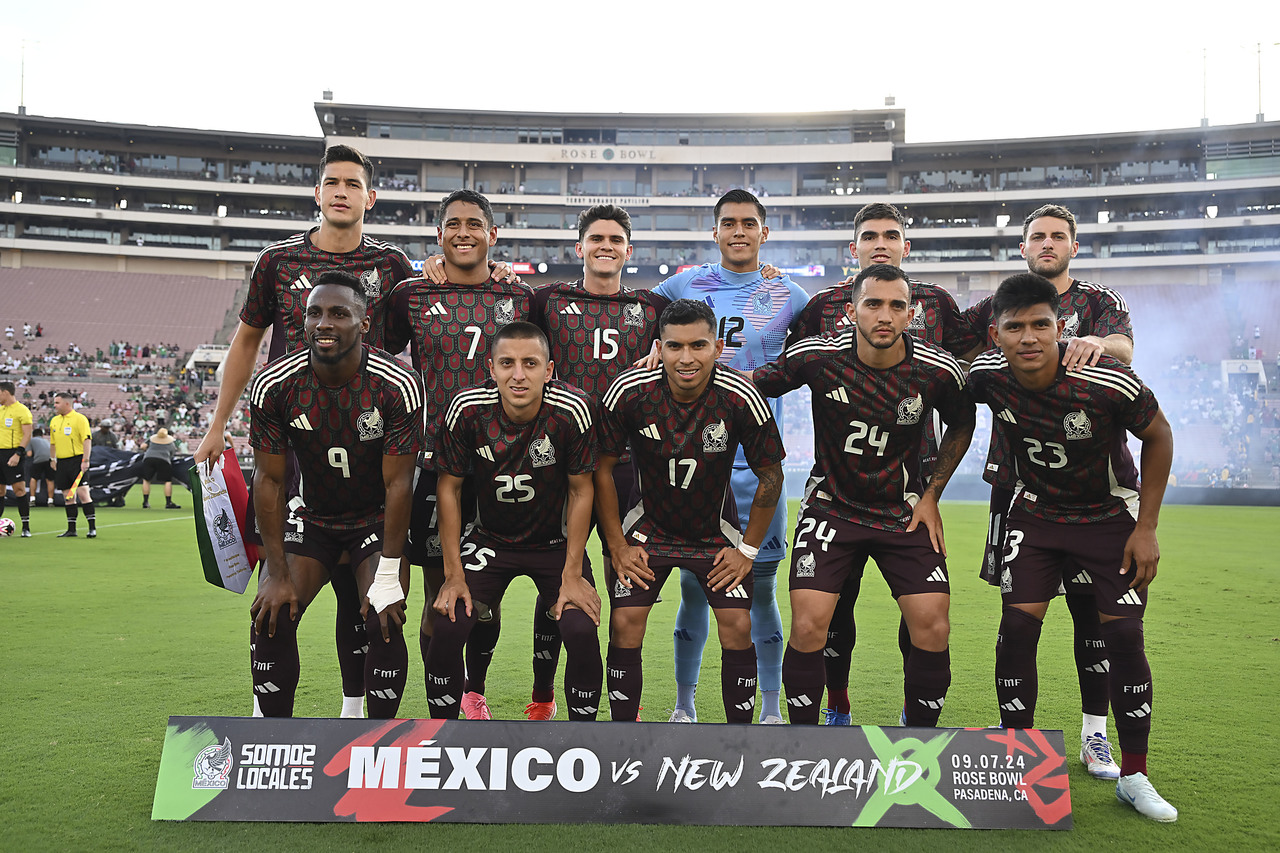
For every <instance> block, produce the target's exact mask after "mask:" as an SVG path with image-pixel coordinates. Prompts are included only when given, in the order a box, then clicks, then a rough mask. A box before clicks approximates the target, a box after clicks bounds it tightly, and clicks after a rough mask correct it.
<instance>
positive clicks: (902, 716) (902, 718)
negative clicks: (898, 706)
mask: <svg viewBox="0 0 1280 853" xmlns="http://www.w3.org/2000/svg"><path fill="white" fill-rule="evenodd" d="M906 724H907V706H906V705H903V706H902V710H901V711H899V712H898V725H900V726H905V725H906Z"/></svg>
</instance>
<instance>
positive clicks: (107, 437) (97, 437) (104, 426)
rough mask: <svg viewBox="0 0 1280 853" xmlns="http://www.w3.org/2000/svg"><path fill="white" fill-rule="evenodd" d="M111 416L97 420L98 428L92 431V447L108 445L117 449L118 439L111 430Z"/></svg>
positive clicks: (118, 445)
mask: <svg viewBox="0 0 1280 853" xmlns="http://www.w3.org/2000/svg"><path fill="white" fill-rule="evenodd" d="M111 427H112V423H111V418H103V419H102V420H100V421H98V428H97V430H95V431H94V433H93V446H94V447H110V448H112V449H113V450H117V449H119V447H120V439H119V438H117V437H116V434H115V433H114V432H112V431H111Z"/></svg>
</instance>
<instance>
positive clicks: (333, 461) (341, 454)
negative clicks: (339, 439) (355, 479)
mask: <svg viewBox="0 0 1280 853" xmlns="http://www.w3.org/2000/svg"><path fill="white" fill-rule="evenodd" d="M329 464H330V465H332V466H333V467H334V468H337V469H338V470H339V471H341V472H342V476H344V477H346V478H347V479H351V469H350V468H349V467H348V466H347V449H346V448H345V447H330V448H329Z"/></svg>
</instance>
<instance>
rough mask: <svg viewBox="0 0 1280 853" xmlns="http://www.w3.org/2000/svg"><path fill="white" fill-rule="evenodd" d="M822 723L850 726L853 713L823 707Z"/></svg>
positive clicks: (825, 724)
mask: <svg viewBox="0 0 1280 853" xmlns="http://www.w3.org/2000/svg"><path fill="white" fill-rule="evenodd" d="M822 724H823V725H824V726H852V725H853V714H841V713H840V712H839V711H837V710H836V709H835V708H823V709H822Z"/></svg>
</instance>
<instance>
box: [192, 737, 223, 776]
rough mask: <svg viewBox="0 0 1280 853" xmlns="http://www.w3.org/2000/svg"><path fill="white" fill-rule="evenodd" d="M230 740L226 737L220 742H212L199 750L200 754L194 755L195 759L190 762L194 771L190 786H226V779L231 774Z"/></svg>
mask: <svg viewBox="0 0 1280 853" xmlns="http://www.w3.org/2000/svg"><path fill="white" fill-rule="evenodd" d="M232 762H233V759H232V757H231V741H230V740H229V739H227V738H225V737H224V738H223V739H222V744H221V745H218V744H216V743H215V744H213V745H212V746H206V747H205V748H204V749H202V750H200V754H199V755H197V756H196V760H195V761H194V762H193V763H192V769H193V770H194V771H195V778H194V779H192V780H191V787H192V788H194V789H208V788H221V789H225V788H226V787H227V779H228V778H230V776H231V764H232Z"/></svg>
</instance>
